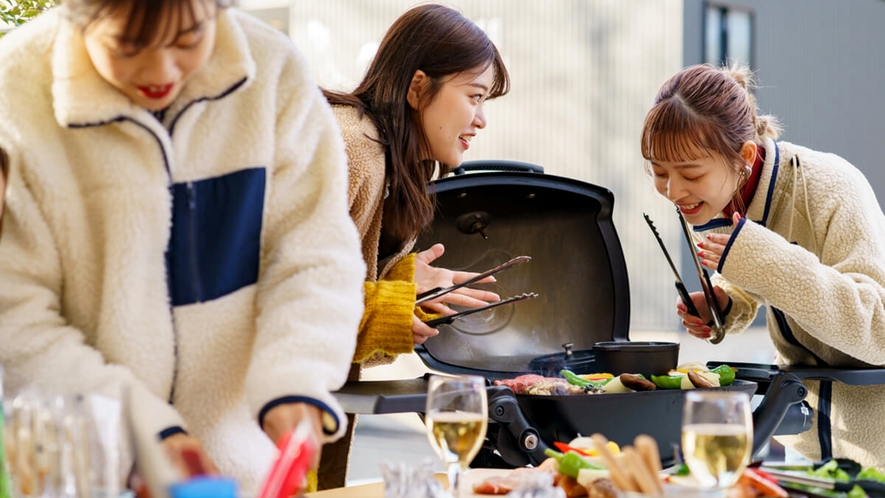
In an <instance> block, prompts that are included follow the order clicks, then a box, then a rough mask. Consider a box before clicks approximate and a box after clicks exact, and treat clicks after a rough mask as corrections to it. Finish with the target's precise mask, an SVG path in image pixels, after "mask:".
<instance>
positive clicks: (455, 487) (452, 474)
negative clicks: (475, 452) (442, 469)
mask: <svg viewBox="0 0 885 498" xmlns="http://www.w3.org/2000/svg"><path fill="white" fill-rule="evenodd" d="M446 474H448V476H449V490H450V491H451V492H452V496H453V497H454V498H458V497H459V496H460V493H461V492H460V485H461V464H460V463H458V462H454V463H449V464H446Z"/></svg>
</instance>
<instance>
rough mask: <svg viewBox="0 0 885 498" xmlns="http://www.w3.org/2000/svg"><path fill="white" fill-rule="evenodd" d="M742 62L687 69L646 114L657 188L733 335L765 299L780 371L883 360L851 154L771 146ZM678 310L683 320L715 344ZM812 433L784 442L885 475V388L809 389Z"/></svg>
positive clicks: (869, 219) (880, 255)
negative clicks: (680, 222) (710, 273)
mask: <svg viewBox="0 0 885 498" xmlns="http://www.w3.org/2000/svg"><path fill="white" fill-rule="evenodd" d="M750 84H751V74H750V73H749V71H748V70H747V69H745V68H722V69H716V68H713V67H709V66H693V67H689V68H687V69H685V70H683V71H681V72H679V73H678V74H676V75H675V76H673V77H672V78H670V80H668V81H667V82H666V83H665V84H664V86H663V87H662V88H661V90H660V91H659V92H658V95H657V97H656V98H655V104H654V106H653V107H652V109H651V110H650V111H649V113H648V116H647V117H646V119H645V126H644V130H643V134H642V155H643V157H645V159H646V160H648V161H649V162H650V169H651V171H652V174H653V178H654V185H655V188H656V189H657V191H658V192H659V193H660V194H661V195H663V196H665V197H666V198H667V199H669V200H670V201H672V202H673V203H674V204H676V206H677V207H678V208H679V210H680V211H681V212H682V214H683V216H684V217H685V219H686V220H687V221H688V222H689V223H690V224H691V225H694V231H695V233H696V235H698V237H699V242H698V244H697V245H698V253H699V255H700V256H701V258H702V261H703V264H704V266H706V267H707V268H710V269H712V270H716V271H718V274H716V275H715V276H714V280H713V282H714V284H715V292H716V295H717V298H718V301H719V305H720V309H723V310H725V313H724V314H725V318H724V321H725V327H726V330H727V332H729V333H737V332H741V331H743V330H744V329H746V328H747V327H748V326H749V325H750V324H751V322H752V321H753V319H754V318H755V316H756V313H757V310H758V309H759V307H760V306H761V305H765V306H766V307H767V317H766V318H767V323H768V329H769V333H770V335H771V338H772V341H773V342H774V345H775V347H776V349H777V351H778V358H779V360H778V361H780V362H781V363H783V364H787V365H816V366H832V367H848V368H860V367H871V366H882V365H885V216H883V214H882V210H881V208H880V207H879V203H878V201H877V200H876V196H875V194H874V192H873V190H872V188H871V187H870V184H869V183H868V182H867V180H866V178H865V177H864V175H863V174H862V173H861V172H860V171H858V170H857V169H856V168H855V167H854V166H852V165H851V164H849V163H848V162H847V161H845V160H844V159H842V158H840V157H838V156H836V155H833V154H825V153H822V152H816V151H813V150H810V149H807V148H805V147H801V146H797V145H793V144H790V143H787V142H782V141H777V140H776V139H777V137H778V134H779V129H778V127H777V125H776V124H775V122H774V120H773V119H772V118H771V117H769V116H760V115H758V114H757V109H756V104H755V102H754V99H753V96H752V95H751V93H750V92H749V90H748V87H749V86H750ZM691 297H692V301H693V302H694V304H695V306H696V307H697V309H699V310H703V311H701V312H700V313H701V316H700V317H697V316H693V315H690V314H688V312H687V310H686V307H685V305H684V304H682V303H681V302H677V305H676V308H677V314H678V315H679V317H680V318H681V319H682V325H683V326H685V327H686V329H688V332H689V333H691V334H692V335H693V336H695V337H699V338H702V339H704V338H708V337H710V333H711V329H710V327H708V326H707V325H705V324H706V323H708V322H709V320H710V316H709V313H708V312H706V306H705V305H704V304H703V303H704V297H703V294H701V293H694V294H692V296H691ZM807 385H808V387H809V390H810V393H809V396H808V401H809V403H810V404H811V405H812V406H813V407H816V409H817V412H816V414H815V417H814V425H813V426H812V430H810V431H807V432H805V433H802V434H799V435H797V436H789V437H781V438H780V440H781V441H783V442H784V443H785V444H787V445H788V446H791V447H793V448H794V449H796V450H798V451H799V452H800V453H802V454H804V455H805V456H806V457H808V458H811V459H813V460H816V459H819V458H821V457H826V456H829V455H830V452H832V455H833V456H837V457H849V458H853V459H855V460H858V461H859V462H861V463H862V464H864V465H867V466H874V467H877V468H879V469H885V433H883V432H882V431H881V430H880V426H881V420H882V414H883V413H885V387H882V386H864V387H858V386H848V385H845V384H841V383H832V384H831V383H828V382H821V383H817V382H807Z"/></svg>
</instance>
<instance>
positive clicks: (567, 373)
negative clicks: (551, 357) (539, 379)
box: [559, 368, 593, 387]
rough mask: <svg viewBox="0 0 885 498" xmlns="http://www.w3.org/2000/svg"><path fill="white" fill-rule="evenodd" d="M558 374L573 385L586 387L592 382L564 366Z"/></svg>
mask: <svg viewBox="0 0 885 498" xmlns="http://www.w3.org/2000/svg"><path fill="white" fill-rule="evenodd" d="M559 375H562V377H563V378H564V379H565V380H567V381H568V383H569V384H572V385H574V386H578V387H587V386H589V385H592V384H593V381H591V380H587V379H585V378H583V377H581V376H580V375H578V374H576V373H575V372H572V371H571V370H569V369H566V368H564V369H562V370H560V371H559Z"/></svg>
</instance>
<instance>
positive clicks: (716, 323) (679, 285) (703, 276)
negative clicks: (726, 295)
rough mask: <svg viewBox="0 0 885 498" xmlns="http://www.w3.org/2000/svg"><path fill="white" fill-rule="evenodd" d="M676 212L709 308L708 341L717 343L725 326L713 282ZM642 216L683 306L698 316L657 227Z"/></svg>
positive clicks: (687, 230) (720, 339) (683, 219)
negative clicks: (664, 257) (655, 241)
mask: <svg viewBox="0 0 885 498" xmlns="http://www.w3.org/2000/svg"><path fill="white" fill-rule="evenodd" d="M676 212H677V213H678V214H679V223H680V224H681V225H682V231H683V234H684V235H685V240H686V241H687V242H688V249H689V251H690V252H691V254H692V258H693V260H694V263H695V267H696V269H697V272H698V278H699V279H700V281H701V288H702V289H703V291H704V298H705V300H706V302H707V308H708V309H709V310H710V315H711V316H712V317H713V318H712V320H711V321H710V323H709V324H708V326H709V327H710V328H711V329H712V334H711V335H710V339H709V340H710V342H711V343H712V344H719V343H720V342H722V339H724V338H725V327H724V326H723V323H724V322H723V320H722V312H721V311H720V310H719V303H718V301H717V300H716V294H715V293H714V292H713V283H712V282H711V281H710V275H709V274H708V273H707V270H706V269H705V268H704V267H703V266H701V260H700V258H698V254H697V251H696V250H695V248H694V245H693V244H692V238H691V233H690V231H689V228H688V223H686V221H685V218H683V217H682V213H681V212H679V209H678V208H677V210H676ZM642 216H643V217H645V221H646V222H647V223H648V226H649V228H651V231H652V233H654V235H655V239H657V241H658V245H660V246H661V250H662V251H663V252H664V256H666V257H667V262H668V263H670V268H671V269H672V270H673V275H674V276H675V277H676V290H677V291H679V297H680V298H681V299H682V302H683V303H684V304H685V307H686V308H688V313H689V314H691V315H694V316H696V317H700V316H701V314H700V313H699V312H698V309H697V307H695V305H694V303H693V302H692V300H691V296H690V295H689V293H688V290H687V289H686V288H685V284H684V283H683V282H682V278H680V276H679V271H678V270H676V265H675V264H673V260H672V259H671V258H670V253H668V252H667V248H666V247H665V246H664V241H663V240H661V236H660V234H659V233H658V229H657V228H655V225H654V222H652V221H651V218H649V217H648V215H647V214H645V213H643V214H642Z"/></svg>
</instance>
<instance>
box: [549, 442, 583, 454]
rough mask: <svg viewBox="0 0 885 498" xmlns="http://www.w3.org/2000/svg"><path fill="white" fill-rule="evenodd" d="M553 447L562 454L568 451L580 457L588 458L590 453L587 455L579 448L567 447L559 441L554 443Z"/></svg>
mask: <svg viewBox="0 0 885 498" xmlns="http://www.w3.org/2000/svg"><path fill="white" fill-rule="evenodd" d="M553 446H556V448H557V449H558V450H559V451H561V452H563V453H568V452H569V451H574V452H575V453H577V454H579V455H581V456H590V453H587V452H586V451H584V450H582V449H581V448H575V447H574V446H569V445H567V444H565V443H563V442H560V441H554V442H553Z"/></svg>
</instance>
